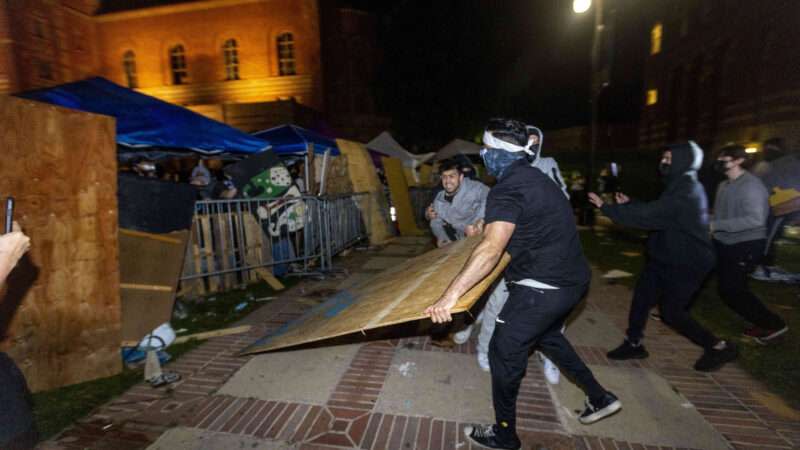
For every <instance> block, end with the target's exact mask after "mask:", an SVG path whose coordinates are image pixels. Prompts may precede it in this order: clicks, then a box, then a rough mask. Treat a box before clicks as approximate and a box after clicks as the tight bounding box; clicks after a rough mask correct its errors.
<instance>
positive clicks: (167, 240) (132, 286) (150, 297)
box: [119, 229, 189, 341]
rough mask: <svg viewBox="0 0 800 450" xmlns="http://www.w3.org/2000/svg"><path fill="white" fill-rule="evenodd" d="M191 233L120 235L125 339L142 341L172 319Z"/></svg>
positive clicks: (125, 231)
mask: <svg viewBox="0 0 800 450" xmlns="http://www.w3.org/2000/svg"><path fill="white" fill-rule="evenodd" d="M188 239H189V231H188V230H186V231H176V232H172V233H165V234H151V233H143V232H138V231H132V230H125V229H121V230H120V231H119V251H120V254H119V270H120V282H121V286H120V291H121V297H122V339H124V340H132V341H138V340H139V339H141V338H142V337H144V335H146V334H147V333H149V332H150V331H152V330H153V329H155V328H156V327H157V326H159V325H161V324H162V323H164V322H169V320H170V319H171V318H172V307H173V305H174V302H175V290H176V288H177V286H178V279H179V278H180V273H181V268H182V267H183V258H184V255H185V253H186V242H187V240H188Z"/></svg>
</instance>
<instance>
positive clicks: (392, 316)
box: [242, 237, 510, 354]
mask: <svg viewBox="0 0 800 450" xmlns="http://www.w3.org/2000/svg"><path fill="white" fill-rule="evenodd" d="M479 242H480V238H479V237H474V238H469V239H465V240H461V241H458V242H456V243H454V244H451V245H448V246H446V247H443V248H440V249H436V250H432V251H430V252H428V253H425V254H424V255H421V256H418V257H416V258H412V259H408V260H406V261H405V262H402V263H400V264H398V265H397V266H395V267H392V268H390V269H388V270H386V271H384V272H381V273H380V274H378V275H376V276H375V277H374V278H373V279H371V280H369V281H365V282H363V283H359V284H358V285H356V286H354V287H353V288H352V289H351V290H344V291H340V292H338V293H337V294H336V295H334V296H333V297H330V298H328V299H327V300H326V301H325V302H324V303H322V304H320V305H318V306H316V307H314V308H312V309H311V310H310V311H309V312H307V313H306V314H304V315H303V316H301V317H300V318H299V319H297V320H295V321H294V322H292V323H290V324H289V325H288V326H286V327H285V328H283V329H281V330H279V331H277V332H275V333H273V334H271V335H267V336H265V337H263V338H262V339H259V340H258V341H257V342H256V343H255V344H253V345H251V346H250V347H248V348H246V349H245V350H244V351H243V352H242V353H244V354H249V353H258V352H264V351H269V350H276V349H280V348H285V347H293V346H297V345H301V344H307V343H309V342H315V341H320V340H323V339H329V338H333V337H337V336H344V335H347V334H351V333H357V332H362V333H366V331H367V330H372V329H376V328H380V327H385V326H388V325H394V324H398V323H404V322H410V321H414V320H420V319H425V320H428V319H427V317H426V316H425V315H424V311H425V308H427V307H428V306H430V305H431V304H433V303H434V302H435V301H436V300H437V299H438V298H439V297H440V296H441V295H442V294H443V293H444V290H445V289H446V288H447V286H448V285H449V284H450V281H451V280H452V279H453V278H455V276H456V275H457V274H458V272H459V271H460V270H461V268H462V267H463V266H464V264H465V263H466V261H467V258H469V255H470V254H471V253H472V250H473V249H474V248H475V247H476V246H477V245H478V243H479ZM509 260H510V257H509V256H508V255H507V254H506V255H504V256H503V258H502V259H501V261H500V263H499V264H498V265H497V267H495V268H494V270H493V271H492V273H491V274H490V275H489V276H487V277H486V278H485V279H484V280H483V281H481V282H480V283H479V284H478V285H476V286H475V287H473V288H472V289H471V290H470V291H469V292H467V293H466V294H465V295H464V296H463V297H462V298H461V299H459V301H458V303H457V304H456V306H455V307H454V308H453V312H454V313H458V312H463V311H466V310H468V309H469V308H470V307H471V306H472V305H473V304H474V303H475V302H476V301H477V300H478V299H479V298H480V296H481V295H482V294H483V292H484V291H485V290H486V289H487V288H488V287H489V286H490V285H491V283H492V282H493V281H494V279H495V278H496V277H498V276H500V274H501V273H502V271H503V269H504V268H505V266H506V265H507V264H508V261H509Z"/></svg>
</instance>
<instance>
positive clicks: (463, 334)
mask: <svg viewBox="0 0 800 450" xmlns="http://www.w3.org/2000/svg"><path fill="white" fill-rule="evenodd" d="M470 336H472V325H470V326H468V327H467V328H464V329H463V330H461V331H459V332H458V333H456V334H454V335H453V342H455V343H456V344H463V343H465V342H467V341H468V340H469V337H470Z"/></svg>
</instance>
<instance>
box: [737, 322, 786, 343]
mask: <svg viewBox="0 0 800 450" xmlns="http://www.w3.org/2000/svg"><path fill="white" fill-rule="evenodd" d="M787 331H789V327H788V326H786V325H784V326H783V328H776V329H764V328H759V327H751V328H748V329H747V330H745V332H744V333H743V334H744V335H745V336H746V337H749V338H751V339H753V340H755V341H756V342H758V343H759V344H761V345H767V343H768V342H769V341H771V340H773V339H775V338H776V337H778V336H781V335H783V334H784V333H786V332H787Z"/></svg>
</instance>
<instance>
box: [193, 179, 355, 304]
mask: <svg viewBox="0 0 800 450" xmlns="http://www.w3.org/2000/svg"><path fill="white" fill-rule="evenodd" d="M365 208H369V201H368V196H367V195H366V194H352V195H342V196H336V197H313V196H303V197H282V198H279V199H234V200H203V201H198V202H197V203H196V204H195V214H194V219H193V226H192V236H191V240H190V242H189V245H188V246H187V253H186V258H185V260H184V267H183V274H182V276H181V282H182V283H183V287H184V288H190V289H192V290H194V291H195V292H197V293H200V294H204V293H207V292H219V291H224V290H227V289H231V288H235V287H240V286H242V285H244V284H247V283H251V282H254V281H256V280H257V279H258V278H268V277H271V276H288V275H301V276H302V275H321V274H324V273H326V272H329V271H330V270H331V269H332V258H333V256H334V255H336V254H337V253H339V252H341V251H342V250H344V249H346V248H348V247H350V246H352V245H354V244H355V243H357V242H358V241H360V240H362V239H365V238H366V237H367V232H366V227H365V226H364V222H363V220H362V215H361V214H362V210H364V209H365ZM366 212H367V213H368V211H366ZM365 217H368V216H365Z"/></svg>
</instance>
